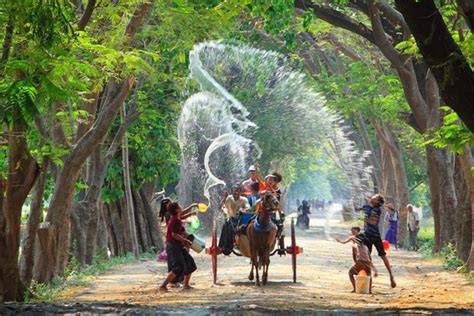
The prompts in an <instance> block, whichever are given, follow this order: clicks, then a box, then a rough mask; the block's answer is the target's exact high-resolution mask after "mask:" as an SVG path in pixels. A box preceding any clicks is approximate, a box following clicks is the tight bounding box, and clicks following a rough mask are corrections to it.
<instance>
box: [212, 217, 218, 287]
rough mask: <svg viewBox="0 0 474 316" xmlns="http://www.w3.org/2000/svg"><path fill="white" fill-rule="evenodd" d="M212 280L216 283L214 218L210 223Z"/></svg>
mask: <svg viewBox="0 0 474 316" xmlns="http://www.w3.org/2000/svg"><path fill="white" fill-rule="evenodd" d="M211 249H212V282H213V283H214V284H217V251H218V250H217V234H216V220H214V222H213V223H212V245H211Z"/></svg>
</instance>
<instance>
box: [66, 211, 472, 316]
mask: <svg viewBox="0 0 474 316" xmlns="http://www.w3.org/2000/svg"><path fill="white" fill-rule="evenodd" d="M325 224H327V222H326V221H325V220H324V219H317V218H312V224H311V225H312V226H311V228H310V230H308V231H305V232H302V231H297V244H298V245H299V246H302V247H303V248H304V253H303V254H301V255H299V256H298V266H297V267H298V282H297V283H292V282H291V280H292V270H291V258H290V257H289V256H287V257H278V256H277V255H275V256H273V257H272V258H271V265H270V268H269V284H268V285H267V286H261V287H255V286H254V284H253V283H252V282H250V281H248V279H247V276H248V273H249V270H250V265H249V260H248V259H246V258H243V257H236V256H234V255H231V256H228V257H225V256H222V255H221V256H219V257H218V259H219V263H218V267H219V270H218V285H213V284H212V275H211V258H210V256H209V255H206V254H204V253H202V254H196V253H193V256H194V258H195V260H196V264H197V266H198V271H196V272H195V273H194V274H193V279H192V286H193V287H194V289H193V290H188V291H186V290H182V289H172V290H170V291H169V292H160V291H159V290H158V286H159V284H160V282H161V281H162V280H163V278H164V277H165V275H166V272H167V266H166V263H163V262H156V261H141V262H139V263H136V264H133V265H129V266H124V267H122V268H119V269H116V270H113V271H110V272H108V273H107V274H105V275H102V276H99V277H97V279H95V280H94V281H93V282H92V284H91V285H90V286H89V287H87V288H80V289H74V290H70V291H68V292H67V293H64V295H63V297H62V299H61V302H68V303H71V302H79V303H85V304H99V303H102V304H103V303H104V302H108V303H111V304H132V305H136V304H137V305H140V306H153V307H154V308H159V309H160V310H170V311H179V310H182V311H186V310H188V311H195V312H198V311H201V312H203V311H204V312H205V311H211V310H212V311H247V312H252V311H253V312H262V311H265V312H288V313H291V312H300V313H304V312H314V311H315V310H339V311H346V312H348V311H366V312H369V311H381V310H389V311H393V310H397V311H399V310H410V309H411V310H418V311H419V310H438V311H442V310H444V311H448V310H449V309H452V310H451V311H453V309H455V310H457V311H458V312H460V311H464V312H467V313H471V312H472V311H473V310H474V286H473V285H471V284H470V283H469V282H468V280H467V279H466V278H465V276H463V275H461V274H457V273H451V272H446V271H444V270H443V268H442V266H441V263H440V262H438V261H434V260H426V259H422V258H421V257H420V255H419V254H417V253H414V252H407V251H403V250H400V251H395V250H393V249H390V251H389V252H388V256H389V259H390V261H391V263H392V266H393V270H394V274H395V278H396V282H397V284H398V286H397V287H396V288H395V289H392V288H390V285H389V278H388V274H387V272H386V270H385V267H384V266H383V263H382V261H381V260H380V258H378V257H377V258H375V259H374V263H375V265H376V267H377V268H378V271H379V277H378V278H375V279H374V285H373V294H372V295H359V294H352V293H350V291H351V286H350V283H349V279H348V276H347V271H348V270H349V268H350V266H351V265H352V258H351V247H350V245H348V244H347V245H341V244H338V243H337V242H335V241H334V238H335V237H345V236H347V232H348V230H349V227H348V226H347V225H345V224H342V223H340V222H339V221H338V220H332V221H331V229H330V231H329V232H328V231H327V230H326V231H325V230H324V226H325ZM287 226H288V227H289V225H287ZM287 236H289V232H288V233H287ZM289 240H290V238H289V237H287V242H289Z"/></svg>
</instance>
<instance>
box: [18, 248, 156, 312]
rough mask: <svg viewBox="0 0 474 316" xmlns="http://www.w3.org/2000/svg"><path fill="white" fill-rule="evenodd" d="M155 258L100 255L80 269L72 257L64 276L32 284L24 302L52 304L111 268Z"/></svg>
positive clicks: (130, 255)
mask: <svg viewBox="0 0 474 316" xmlns="http://www.w3.org/2000/svg"><path fill="white" fill-rule="evenodd" d="M155 257H156V253H154V252H144V253H141V254H140V255H139V256H138V257H136V256H134V255H133V254H131V253H129V254H127V255H126V256H122V257H112V258H110V259H107V258H106V256H104V255H103V254H102V255H97V256H96V257H95V258H94V261H93V263H92V264H91V265H89V266H86V267H84V268H82V269H81V268H80V267H79V264H78V263H77V261H76V260H75V258H74V257H72V259H71V261H70V262H69V264H68V266H67V268H66V273H65V275H64V276H62V277H57V278H55V279H53V280H52V282H51V283H35V282H33V283H32V285H31V287H30V289H29V291H27V294H26V297H25V302H26V303H31V304H35V303H42V302H47V303H51V302H54V301H55V300H57V299H59V298H60V297H61V292H63V291H65V290H67V289H70V288H74V287H82V286H87V285H88V284H90V282H91V281H92V280H93V279H94V278H95V277H96V276H98V275H100V274H103V273H105V272H107V271H109V270H111V269H113V268H117V267H120V266H124V265H127V264H131V263H134V262H137V261H138V260H141V259H153V258H155Z"/></svg>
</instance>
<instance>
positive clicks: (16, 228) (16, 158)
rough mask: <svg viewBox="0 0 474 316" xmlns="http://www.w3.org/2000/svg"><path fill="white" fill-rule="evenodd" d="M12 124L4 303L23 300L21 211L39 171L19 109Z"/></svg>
mask: <svg viewBox="0 0 474 316" xmlns="http://www.w3.org/2000/svg"><path fill="white" fill-rule="evenodd" d="M12 124H13V126H12V129H11V130H9V133H8V178H7V180H6V183H5V189H4V193H3V194H4V198H3V201H2V209H1V210H0V211H1V213H0V249H1V251H0V301H15V300H22V294H23V291H22V287H21V284H20V274H19V267H18V253H19V249H20V224H21V209H22V206H23V203H24V202H25V199H26V197H27V196H28V193H29V192H30V190H31V188H32V187H33V185H34V183H35V181H36V178H37V177H38V170H39V168H38V165H37V164H36V161H35V160H34V159H33V157H31V155H30V153H29V150H28V145H27V142H26V132H25V131H26V124H25V123H24V122H23V119H22V118H21V117H20V110H19V108H18V107H17V108H16V109H15V110H14V114H13V123H12ZM3 194H2V196H3Z"/></svg>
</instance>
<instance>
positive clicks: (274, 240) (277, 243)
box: [206, 212, 303, 285]
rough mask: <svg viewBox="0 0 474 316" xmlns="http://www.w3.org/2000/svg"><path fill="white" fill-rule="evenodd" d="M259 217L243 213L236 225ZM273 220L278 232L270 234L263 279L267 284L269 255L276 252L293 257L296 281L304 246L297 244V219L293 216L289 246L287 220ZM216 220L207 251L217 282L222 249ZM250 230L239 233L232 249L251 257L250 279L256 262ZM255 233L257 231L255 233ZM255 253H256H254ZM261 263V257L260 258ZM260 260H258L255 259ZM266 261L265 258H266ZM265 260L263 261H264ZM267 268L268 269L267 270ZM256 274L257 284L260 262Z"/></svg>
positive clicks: (248, 222) (240, 255)
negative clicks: (286, 238) (287, 241)
mask: <svg viewBox="0 0 474 316" xmlns="http://www.w3.org/2000/svg"><path fill="white" fill-rule="evenodd" d="M269 213H270V212H269ZM258 221H259V217H258V216H255V214H254V213H241V214H240V216H239V219H238V225H237V226H236V227H241V225H248V226H251V225H253V223H255V222H258ZM271 222H272V223H273V225H274V227H276V233H275V234H274V235H272V236H270V238H271V240H270V243H269V245H270V244H271V245H270V246H269V252H268V253H267V260H268V264H267V265H266V267H265V264H263V270H264V271H263V276H262V281H263V284H264V285H265V284H266V282H267V272H268V265H269V258H268V255H269V256H274V255H275V254H277V255H279V256H280V257H281V256H286V255H289V256H290V257H291V265H292V271H293V282H294V283H296V257H297V255H298V254H301V253H302V252H303V248H301V247H298V246H297V244H296V234H295V221H294V218H291V221H290V223H291V226H290V235H291V242H290V245H289V246H287V247H286V246H285V234H284V224H285V220H284V219H283V218H281V219H276V218H275V216H273V217H272V220H271ZM216 225H217V224H216V220H214V223H213V227H212V242H211V246H210V248H207V249H206V252H207V253H208V254H209V255H211V258H212V277H213V283H214V284H216V283H217V271H218V260H217V258H218V256H219V254H221V251H220V249H219V247H218V239H217V227H216ZM249 234H252V233H249V231H248V230H247V233H240V234H238V240H239V241H238V243H237V242H236V243H234V247H233V249H232V253H233V254H234V255H236V256H239V257H246V258H250V259H251V263H252V271H251V273H250V275H249V279H250V280H253V267H254V265H255V264H254V262H253V259H252V249H251V247H252V242H251V241H250V240H249V236H248V235H249ZM253 234H255V233H253ZM254 254H255V253H254ZM259 260H260V263H261V262H262V261H261V258H259ZM255 261H258V260H255ZM264 261H265V259H264ZM264 261H263V262H264ZM265 268H267V270H265ZM256 274H257V283H256V284H257V285H259V281H258V264H257V265H256Z"/></svg>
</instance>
